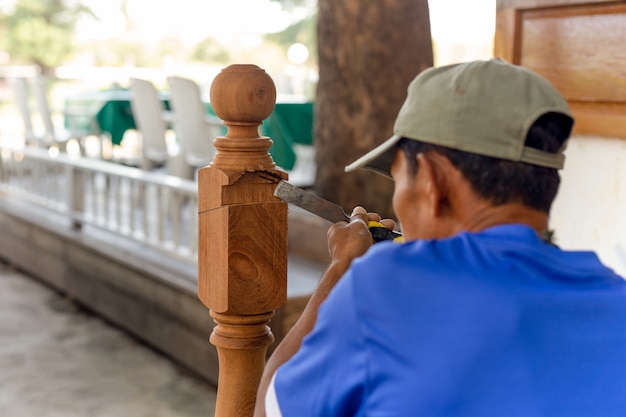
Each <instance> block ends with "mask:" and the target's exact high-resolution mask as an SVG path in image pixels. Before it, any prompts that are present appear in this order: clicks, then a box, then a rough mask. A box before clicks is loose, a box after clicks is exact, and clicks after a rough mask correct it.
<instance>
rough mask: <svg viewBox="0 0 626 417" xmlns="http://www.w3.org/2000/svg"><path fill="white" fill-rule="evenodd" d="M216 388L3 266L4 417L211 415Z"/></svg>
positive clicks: (0, 346) (0, 379)
mask: <svg viewBox="0 0 626 417" xmlns="http://www.w3.org/2000/svg"><path fill="white" fill-rule="evenodd" d="M215 396H216V391H215V388H214V387H213V386H211V385H209V384H206V383H204V382H202V381H200V380H198V379H196V378H194V377H193V376H191V375H189V374H188V373H187V372H185V371H184V370H181V369H180V368H178V367H176V365H174V364H173V363H172V362H170V361H169V360H168V359H166V358H164V357H163V356H161V355H159V354H157V353H155V352H154V351H153V350H151V349H149V348H148V347H146V346H144V345H142V344H140V343H139V342H137V341H136V340H135V339H133V338H131V337H130V336H128V335H126V334H125V333H123V332H121V331H120V330H118V329H116V328H113V327H111V326H109V325H108V324H107V323H105V322H103V321H102V320H101V319H100V318H98V317H96V316H93V315H90V314H89V313H88V312H86V311H85V310H83V309H81V308H80V307H78V306H77V305H76V304H74V303H72V301H71V300H69V299H67V298H65V297H63V296H62V295H59V294H57V293H55V292H53V291H52V290H50V289H49V288H47V287H45V286H43V285H41V284H40V283H39V282H37V281H34V280H32V279H30V278H28V277H26V276H24V275H23V274H21V273H19V272H16V271H14V270H13V269H11V268H10V267H8V266H7V265H4V264H1V263H0V416H2V417H57V416H58V417H105V416H106V417H127V416H128V417H142V416H146V417H147V416H150V417H170V416H171V417H192V416H203V417H206V416H212V415H214V409H215Z"/></svg>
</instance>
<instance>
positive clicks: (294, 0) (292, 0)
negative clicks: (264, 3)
mask: <svg viewBox="0 0 626 417" xmlns="http://www.w3.org/2000/svg"><path fill="white" fill-rule="evenodd" d="M272 1H274V2H276V3H280V4H281V6H282V7H283V9H285V10H293V9H295V8H298V7H307V8H310V7H313V6H314V5H315V4H316V3H317V1H316V0H272Z"/></svg>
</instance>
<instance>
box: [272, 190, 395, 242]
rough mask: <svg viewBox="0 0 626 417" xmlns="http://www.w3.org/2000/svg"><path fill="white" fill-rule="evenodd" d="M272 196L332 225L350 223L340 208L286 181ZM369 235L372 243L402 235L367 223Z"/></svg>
mask: <svg viewBox="0 0 626 417" xmlns="http://www.w3.org/2000/svg"><path fill="white" fill-rule="evenodd" d="M274 195H275V196H276V197H278V198H280V199H281V200H283V201H286V202H287V203H291V204H293V205H296V206H298V207H300V208H303V209H304V210H306V211H308V212H310V213H313V214H315V215H317V216H319V217H321V218H323V219H326V220H328V221H329V222H332V223H337V222H342V221H347V222H349V221H350V216H348V215H347V214H346V212H345V211H344V210H343V208H342V207H341V206H338V205H337V204H335V203H333V202H331V201H328V200H325V199H323V198H321V197H319V196H317V195H315V194H313V193H312V192H309V191H306V190H303V189H302V188H299V187H296V186H295V185H292V184H289V183H288V182H286V181H280V182H279V183H278V186H277V187H276V190H275V191H274ZM368 227H369V230H370V233H372V238H373V239H374V242H380V241H382V240H401V239H402V234H400V233H398V232H395V231H393V230H391V229H388V228H386V227H385V226H383V225H382V224H381V223H378V222H374V221H370V222H368Z"/></svg>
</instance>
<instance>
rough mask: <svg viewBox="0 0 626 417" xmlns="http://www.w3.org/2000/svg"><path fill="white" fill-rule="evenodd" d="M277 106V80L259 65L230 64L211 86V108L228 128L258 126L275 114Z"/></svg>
mask: <svg viewBox="0 0 626 417" xmlns="http://www.w3.org/2000/svg"><path fill="white" fill-rule="evenodd" d="M275 103H276V86H275V85H274V81H272V78H271V77H270V76H269V75H268V74H267V73H266V72H265V71H264V70H263V69H261V68H259V67H258V66H256V65H247V64H237V65H230V66H228V67H226V68H224V69H223V70H222V71H221V72H220V73H219V74H218V75H217V76H216V77H215V79H214V80H213V84H211V106H212V107H213V110H214V111H215V114H216V115H217V116H218V117H219V118H220V119H222V120H224V122H225V123H226V124H227V125H228V124H233V123H236V124H237V123H243V124H248V123H254V124H257V125H258V124H260V123H261V122H262V121H263V120H264V119H266V118H267V117H268V116H269V115H270V114H271V113H272V111H273V110H274V104H275Z"/></svg>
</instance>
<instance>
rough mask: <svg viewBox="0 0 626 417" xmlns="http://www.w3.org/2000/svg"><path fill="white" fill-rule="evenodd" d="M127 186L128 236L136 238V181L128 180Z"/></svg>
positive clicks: (137, 195)
mask: <svg viewBox="0 0 626 417" xmlns="http://www.w3.org/2000/svg"><path fill="white" fill-rule="evenodd" d="M129 181H130V182H129V184H128V228H129V229H130V230H129V234H130V235H131V236H132V237H136V234H137V217H136V216H137V200H138V198H139V193H138V187H139V184H138V182H137V181H136V180H134V179H130V180H129Z"/></svg>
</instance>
